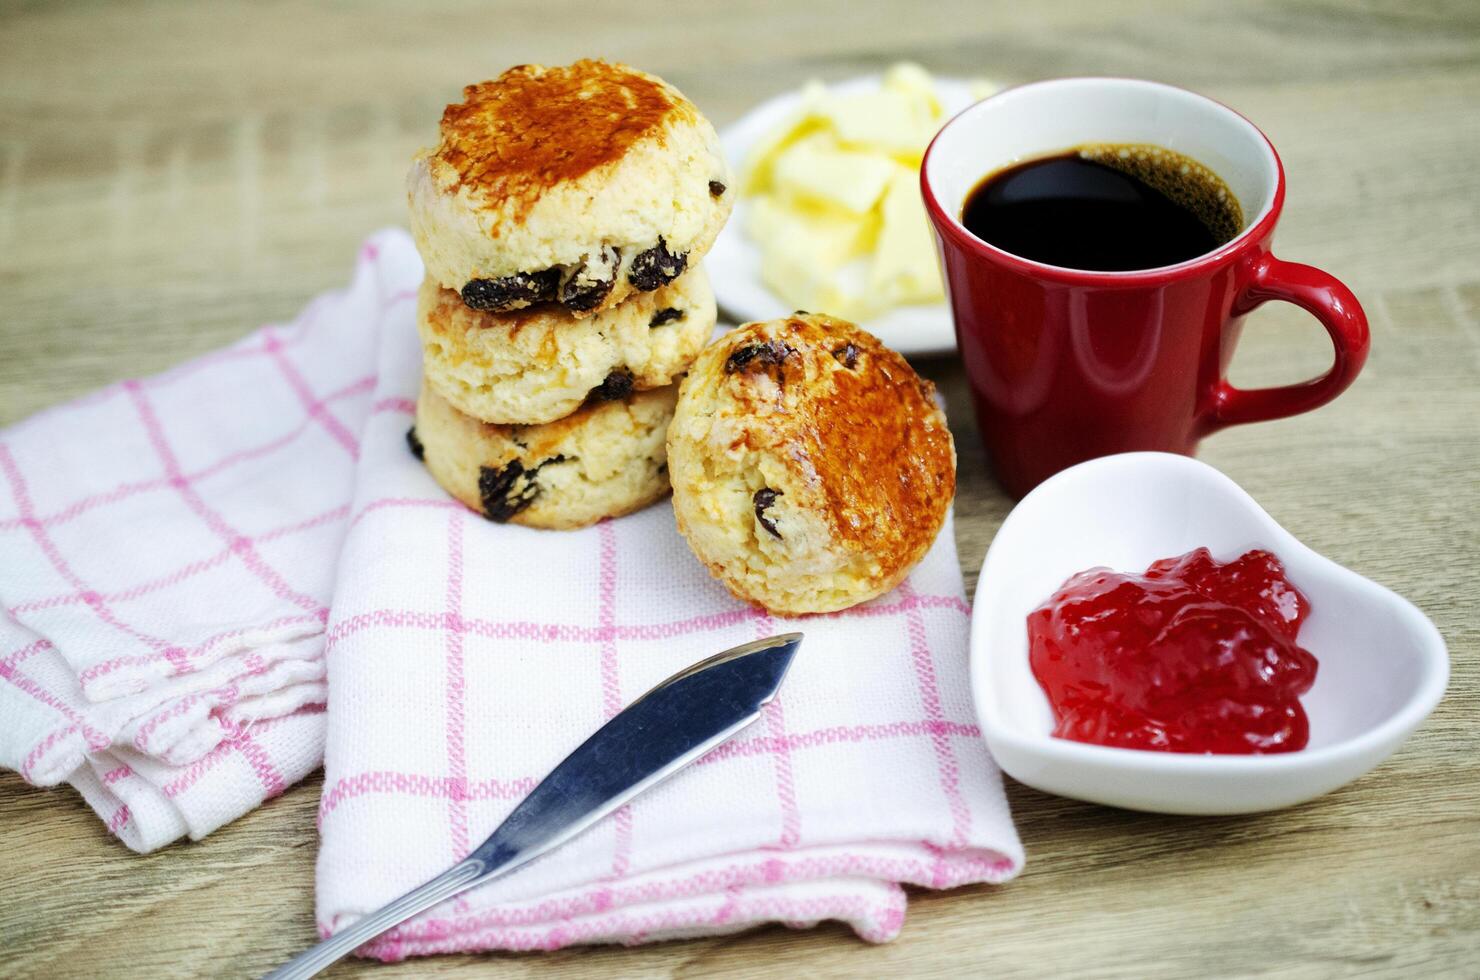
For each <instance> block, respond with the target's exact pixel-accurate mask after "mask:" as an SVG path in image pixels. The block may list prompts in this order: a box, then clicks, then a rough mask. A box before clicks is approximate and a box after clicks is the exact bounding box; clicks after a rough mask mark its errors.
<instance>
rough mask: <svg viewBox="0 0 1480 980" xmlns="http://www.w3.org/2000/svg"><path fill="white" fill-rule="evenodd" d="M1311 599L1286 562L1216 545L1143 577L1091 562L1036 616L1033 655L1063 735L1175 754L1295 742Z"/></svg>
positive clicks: (1301, 721) (1310, 665)
mask: <svg viewBox="0 0 1480 980" xmlns="http://www.w3.org/2000/svg"><path fill="white" fill-rule="evenodd" d="M1309 613H1310V603H1309V602H1307V601H1306V598H1305V596H1303V595H1301V594H1300V592H1299V590H1297V589H1296V588H1295V586H1294V585H1292V584H1291V583H1290V580H1289V579H1287V578H1286V577H1285V568H1284V566H1283V565H1282V564H1281V563H1280V560H1279V559H1278V558H1276V557H1275V556H1274V555H1272V554H1270V553H1269V552H1267V551H1250V552H1247V553H1246V554H1244V555H1242V556H1240V557H1238V558H1236V559H1234V560H1233V561H1230V562H1226V563H1222V562H1218V561H1215V560H1214V559H1213V557H1212V555H1211V554H1209V552H1208V549H1206V548H1198V549H1197V550H1195V551H1190V552H1188V553H1187V554H1185V555H1182V556H1181V557H1179V558H1164V559H1162V560H1161V561H1158V562H1155V563H1154V564H1152V566H1151V567H1150V568H1148V569H1146V572H1145V574H1139V575H1138V574H1133V573H1131V574H1128V573H1124V572H1112V571H1110V570H1109V569H1105V568H1091V569H1089V570H1087V571H1083V572H1080V573H1079V574H1077V575H1074V576H1073V577H1071V578H1070V579H1069V580H1068V581H1066V582H1065V583H1064V584H1063V585H1062V586H1060V587H1059V590H1058V591H1057V592H1055V593H1054V594H1053V596H1052V597H1050V598H1049V600H1048V601H1047V602H1045V603H1044V604H1043V605H1041V606H1039V607H1038V608H1037V609H1035V610H1033V612H1031V613H1029V614H1028V648H1029V654H1028V655H1029V662H1030V664H1031V665H1032V668H1033V676H1034V677H1036V678H1037V679H1038V683H1039V684H1041V685H1042V686H1043V689H1044V691H1045V692H1047V694H1048V700H1049V703H1050V704H1051V705H1052V706H1053V712H1054V718H1055V720H1056V724H1055V726H1054V734H1055V735H1057V736H1058V737H1059V738H1067V739H1073V740H1074V741H1078V742H1093V743H1096V744H1099V745H1112V746H1119V747H1122V748H1132V749H1159V750H1162V751H1167V752H1216V753H1255V752H1291V751H1294V750H1296V749H1302V748H1304V747H1305V743H1306V741H1307V739H1308V738H1309V735H1310V726H1309V723H1308V722H1307V720H1306V717H1305V710H1304V708H1302V707H1301V705H1300V700H1299V697H1300V695H1302V694H1304V693H1305V692H1307V691H1309V690H1310V688H1311V685H1312V684H1314V683H1315V679H1316V658H1315V657H1313V656H1312V655H1311V654H1310V652H1309V651H1308V650H1305V649H1303V648H1301V647H1300V646H1299V645H1298V644H1296V642H1295V638H1296V636H1297V635H1298V634H1299V632H1300V624H1301V623H1303V622H1304V621H1305V618H1306V616H1308V615H1309Z"/></svg>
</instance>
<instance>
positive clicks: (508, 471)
mask: <svg viewBox="0 0 1480 980" xmlns="http://www.w3.org/2000/svg"><path fill="white" fill-rule="evenodd" d="M408 193H409V198H410V205H411V229H412V233H413V235H414V236H415V238H416V246H417V249H418V250H419V251H420V252H421V257H422V260H423V261H424V263H425V265H426V279H425V280H424V281H423V283H422V286H421V292H420V296H419V298H418V303H417V324H418V328H419V330H420V333H421V340H422V349H423V365H424V377H423V380H422V387H421V394H420V397H419V398H418V400H417V408H416V424H415V427H414V428H413V429H412V430H411V432H410V433H409V434H408V439H409V441H410V443H411V447H412V449H413V451H415V452H416V453H417V454H418V455H419V456H421V457H422V459H423V460H424V461H425V463H426V466H427V469H428V470H429V471H430V472H431V474H432V476H433V477H434V478H435V479H436V480H437V482H438V483H440V484H441V485H442V486H443V487H444V488H446V489H447V491H448V492H450V493H451V494H452V495H453V496H455V497H457V498H458V499H459V500H461V501H462V502H463V503H465V504H467V505H468V506H469V507H472V508H474V509H475V510H478V511H479V512H481V513H482V514H484V515H485V516H487V517H488V518H489V519H490V520H494V521H510V522H514V523H518V524H525V525H529V526H531V527H545V528H574V527H582V526H585V525H587V524H591V523H594V522H596V521H598V520H601V519H602V518H604V517H612V516H617V515H620V514H625V513H629V512H631V511H634V510H637V509H638V508H641V507H644V506H646V505H647V504H650V503H652V502H653V501H655V500H657V499H659V498H661V497H662V496H663V495H664V494H666V493H667V492H668V489H669V482H668V467H667V456H666V452H665V448H664V439H665V436H666V434H667V430H668V423H669V421H670V420H671V419H672V417H673V411H674V404H675V401H676V399H677V395H678V381H679V379H680V378H681V377H682V376H683V374H684V372H685V371H687V370H688V368H689V365H690V364H691V363H692V362H693V360H694V358H695V357H696V356H697V355H698V353H699V351H700V350H701V349H702V348H703V347H704V346H705V344H706V343H707V342H708V341H709V338H710V335H711V333H712V332H713V329H714V323H715V305H714V294H713V292H712V291H711V290H710V287H709V281H708V279H707V278H706V277H705V274H704V270H703V269H702V268H701V267H700V264H699V260H700V259H701V257H702V256H703V255H704V253H705V252H706V251H708V249H709V247H710V245H712V244H713V242H714V239H715V236H716V235H717V234H718V233H719V230H720V227H721V226H722V225H723V224H724V222H725V219H726V218H728V217H729V214H730V209H731V205H732V200H733V197H734V193H733V191H732V190H731V180H730V176H729V173H728V171H727V169H726V166H725V161H724V156H723V153H722V152H721V150H720V144H719V138H718V136H717V135H716V134H715V131H714V127H713V126H711V125H710V123H709V121H708V120H706V119H705V118H704V117H703V116H702V115H700V114H699V111H698V110H697V109H696V108H695V107H694V105H693V104H692V103H691V102H689V101H688V100H687V99H686V98H684V97H683V95H682V94H680V93H679V92H678V91H677V90H676V89H674V88H673V87H672V86H670V85H668V84H667V83H666V82H664V81H663V80H662V79H659V78H656V77H654V76H652V75H648V74H646V73H644V72H641V71H637V70H636V69H633V68H629V67H626V66H624V65H617V64H610V63H607V62H603V61H579V62H576V63H575V64H573V65H570V66H567V67H561V68H545V67H541V66H538V65H520V66H518V67H515V68H511V69H509V70H508V71H506V72H504V73H503V74H502V75H500V76H499V77H498V78H496V79H494V80H492V81H488V82H482V83H479V84H477V85H470V86H468V87H467V88H466V89H464V91H463V101H462V102H460V103H456V104H453V105H449V106H448V107H447V109H446V111H445V112H444V113H443V115H442V124H441V140H440V143H439V144H438V145H437V146H436V147H435V148H434V149H430V150H426V151H423V152H422V153H421V154H419V155H418V157H417V159H416V161H415V163H414V164H413V166H412V169H411V173H410V176H409V177H408Z"/></svg>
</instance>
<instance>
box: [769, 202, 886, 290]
mask: <svg viewBox="0 0 1480 980" xmlns="http://www.w3.org/2000/svg"><path fill="white" fill-rule="evenodd" d="M878 225H879V221H878V217H877V216H876V215H874V214H872V213H870V214H866V215H859V214H852V213H849V212H847V211H838V210H833V209H829V208H819V207H816V206H815V205H806V204H802V205H798V204H797V203H795V202H791V201H788V200H785V199H783V198H780V197H778V196H775V195H764V196H762V197H758V198H755V199H754V200H752V201H751V203H750V206H749V209H748V211H747V212H746V216H745V231H746V233H747V234H748V235H750V237H751V238H752V239H753V240H755V241H757V242H760V243H761V247H762V248H764V249H766V250H768V251H769V250H771V249H773V248H784V249H785V250H786V251H787V252H788V254H789V256H790V257H792V258H794V259H795V260H796V261H800V262H804V263H806V264H807V265H810V266H812V267H814V268H816V269H818V270H820V271H822V272H830V271H832V270H833V269H836V268H837V267H838V266H840V265H842V264H843V263H845V262H847V261H849V260H851V259H854V258H857V257H858V256H860V255H862V254H863V253H864V252H866V251H867V250H868V249H869V248H870V247H871V246H872V245H873V241H874V238H875V236H876V235H877V234H878Z"/></svg>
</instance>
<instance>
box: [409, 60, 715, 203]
mask: <svg viewBox="0 0 1480 980" xmlns="http://www.w3.org/2000/svg"><path fill="white" fill-rule="evenodd" d="M697 116H698V110H696V109H695V108H694V106H693V104H692V103H690V102H689V101H688V100H687V99H685V98H684V97H683V96H682V95H680V94H679V93H678V91H677V90H676V89H674V88H673V87H672V86H670V85H668V84H666V83H665V82H663V81H662V80H661V79H659V78H655V77H654V76H652V75H649V74H647V73H645V72H641V71H638V70H637V69H635V68H630V67H628V66H626V65H621V64H611V63H608V62H605V61H598V60H591V59H586V60H582V61H577V62H576V63H575V64H573V65H564V66H561V67H557V68H546V67H544V66H542V65H516V66H515V67H513V68H510V69H509V70H508V71H506V72H504V73H503V74H502V75H500V76H499V77H498V78H495V79H493V80H491V81H487V82H479V83H477V84H475V85H469V86H467V87H466V88H464V89H463V101H461V102H455V103H453V104H452V105H449V106H448V107H447V108H446V109H445V110H443V112H442V126H441V134H442V140H441V143H440V144H439V145H438V147H437V150H436V152H435V154H434V159H436V160H438V161H440V162H442V163H444V164H446V165H448V166H450V167H451V168H452V169H453V170H454V171H455V173H456V178H457V182H458V183H461V184H463V185H466V186H468V187H469V188H470V189H473V190H475V191H477V192H478V193H479V194H480V196H481V197H482V199H483V203H484V204H485V206H487V207H490V208H494V207H499V206H500V205H502V204H503V203H504V202H506V201H513V202H514V203H515V204H516V206H522V207H524V208H527V207H528V206H529V205H531V204H532V203H533V202H534V200H536V199H537V198H538V196H539V194H540V192H541V191H542V190H544V189H546V188H548V187H551V186H553V185H555V184H557V183H560V182H561V181H566V180H574V179H576V178H578V177H581V176H584V175H585V174H587V173H589V172H591V171H592V170H595V169H596V168H598V167H601V166H603V165H605V164H609V163H612V162H614V161H616V160H618V159H620V158H621V157H622V155H623V154H624V153H626V152H627V150H628V149H629V148H630V147H631V146H632V144H633V143H635V142H637V141H638V140H641V139H644V138H646V137H648V136H649V135H651V134H654V133H655V132H657V131H658V130H659V129H660V128H661V127H662V126H663V125H664V124H665V123H666V122H667V121H668V120H669V118H670V117H683V118H686V119H694V118H697Z"/></svg>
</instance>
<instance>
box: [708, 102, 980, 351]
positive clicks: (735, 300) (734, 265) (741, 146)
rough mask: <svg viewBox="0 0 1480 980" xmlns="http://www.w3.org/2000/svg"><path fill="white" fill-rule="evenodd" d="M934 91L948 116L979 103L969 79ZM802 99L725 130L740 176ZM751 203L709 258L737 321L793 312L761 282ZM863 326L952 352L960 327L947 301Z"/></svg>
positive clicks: (901, 310)
mask: <svg viewBox="0 0 1480 980" xmlns="http://www.w3.org/2000/svg"><path fill="white" fill-rule="evenodd" d="M881 79H882V76H879V75H865V76H863V77H862V78H854V79H850V80H848V81H846V82H839V83H837V84H836V85H828V91H837V92H860V91H868V90H870V89H876V88H878V87H879V84H880V82H881ZM935 90H936V93H937V94H938V95H939V96H940V101H941V105H942V107H944V109H945V118H947V119H949V118H950V117H951V116H954V115H955V114H956V113H958V112H960V111H961V110H962V109H964V108H966V107H967V106H968V105H970V104H971V103H972V102H973V101H974V100H973V99H972V98H971V93H970V88H969V86H968V85H967V83H966V82H964V81H960V80H959V79H952V78H936V79H935ZM801 101H802V95H801V93H800V92H789V93H787V94H786V95H781V96H777V97H776V98H774V99H772V100H770V101H769V102H765V103H762V104H761V105H759V106H757V107H756V108H754V109H752V110H751V111H750V112H749V113H747V114H746V115H745V116H743V117H741V118H740V119H739V120H738V121H737V122H735V123H734V124H733V125H731V126H730V127H728V128H727V129H726V130H725V131H724V132H722V133H720V141H721V142H722V143H723V144H724V148H725V157H726V158H727V159H728V160H729V162H730V168H731V169H732V170H733V171H735V173H736V174H738V173H739V170H740V165H741V164H742V163H743V162H744V161H745V155H746V154H747V153H748V152H749V151H750V148H751V146H753V145H754V144H755V142H756V141H757V140H758V139H760V138H761V136H763V135H764V134H765V133H766V132H767V131H768V130H770V129H772V128H774V127H776V126H779V125H781V124H782V123H783V122H784V121H785V120H786V118H787V117H788V116H790V115H791V113H792V112H794V111H795V110H796V109H797V107H798V106H799V105H800V104H801ZM746 207H747V203H746V201H745V199H744V198H739V199H738V200H737V201H736V202H735V213H734V214H732V215H731V216H730V220H729V222H728V223H726V225H725V227H724V230H723V231H721V232H720V234H719V239H718V240H717V241H715V243H714V247H713V248H712V249H710V251H709V254H708V255H707V256H706V257H705V259H704V262H705V265H706V267H707V268H708V269H709V278H710V280H711V281H712V282H713V283H714V295H715V298H716V299H717V300H718V301H719V305H720V309H722V310H723V311H724V312H725V313H726V314H728V315H729V316H730V317H731V318H732V319H733V320H734V321H735V322H736V323H744V322H746V321H748V320H771V319H775V318H776V317H780V316H785V315H786V314H788V313H790V312H792V307H791V306H790V305H789V304H788V303H787V302H786V301H785V300H783V299H781V298H780V297H778V296H777V295H776V294H774V293H772V292H771V291H770V290H769V289H767V288H766V286H765V284H764V283H762V282H761V254H760V249H759V248H757V247H756V245H755V243H754V242H752V241H751V240H750V239H749V238H748V237H747V236H746V234H745V210H746ZM812 312H814V313H826V312H827V311H826V310H813V311H812ZM860 326H862V327H863V328H864V329H866V330H868V331H869V332H870V333H872V334H873V335H874V336H876V337H878V338H879V339H880V340H882V341H883V342H884V343H885V344H887V345H888V346H890V347H893V348H894V349H895V350H897V351H899V352H900V353H901V354H947V353H950V352H952V351H954V350H955V349H956V330H955V327H953V326H952V324H951V311H950V309H949V308H948V307H947V306H946V304H945V303H936V304H932V305H930V306H901V307H897V308H896V309H893V310H890V311H889V312H888V313H885V314H883V315H882V316H878V317H874V318H872V319H869V320H865V321H864V322H863V323H861V324H860Z"/></svg>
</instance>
